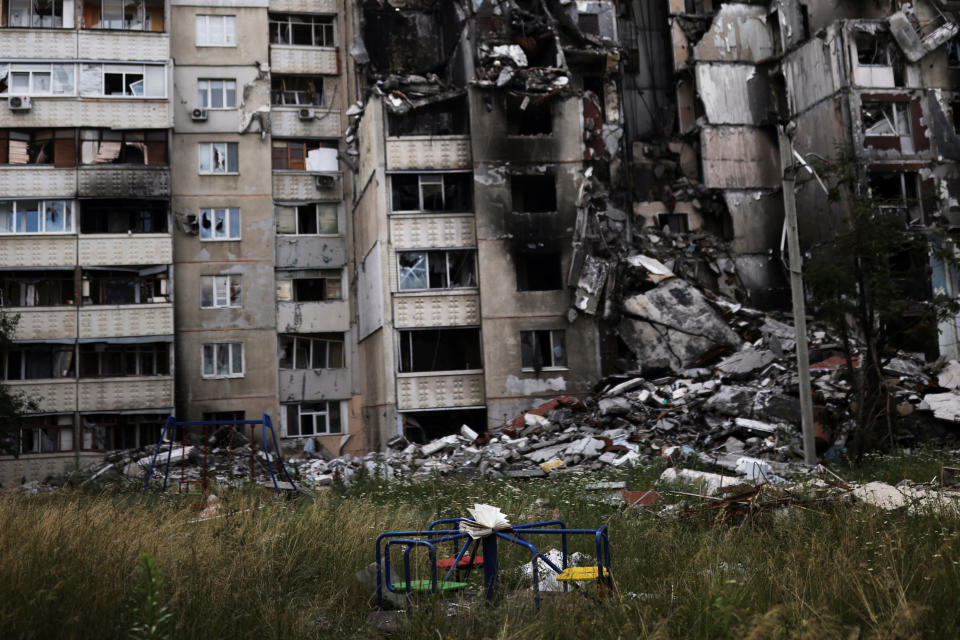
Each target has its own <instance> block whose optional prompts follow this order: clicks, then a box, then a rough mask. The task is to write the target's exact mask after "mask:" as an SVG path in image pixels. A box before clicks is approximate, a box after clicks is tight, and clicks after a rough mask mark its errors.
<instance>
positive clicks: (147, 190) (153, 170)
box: [77, 165, 170, 198]
mask: <svg viewBox="0 0 960 640" xmlns="http://www.w3.org/2000/svg"><path fill="white" fill-rule="evenodd" d="M77 173H78V176H79V177H78V180H77V182H78V188H79V193H80V195H81V196H94V197H98V198H110V197H121V198H124V197H132V196H136V197H138V198H141V197H143V198H149V197H158V196H159V197H163V196H169V195H170V168H169V167H166V166H156V167H150V166H124V165H101V166H83V167H80V169H79V170H78V172H77Z"/></svg>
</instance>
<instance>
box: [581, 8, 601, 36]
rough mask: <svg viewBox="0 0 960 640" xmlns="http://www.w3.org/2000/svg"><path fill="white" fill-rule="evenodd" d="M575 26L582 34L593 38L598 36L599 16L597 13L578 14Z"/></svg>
mask: <svg viewBox="0 0 960 640" xmlns="http://www.w3.org/2000/svg"><path fill="white" fill-rule="evenodd" d="M577 25H578V26H579V27H580V31H582V32H583V33H589V34H590V35H593V36H599V35H600V15H599V14H597V13H578V14H577Z"/></svg>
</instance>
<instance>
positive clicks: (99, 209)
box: [80, 198, 169, 233]
mask: <svg viewBox="0 0 960 640" xmlns="http://www.w3.org/2000/svg"><path fill="white" fill-rule="evenodd" d="M168 219H169V215H168V212H167V202H166V201H165V200H135V199H132V198H123V199H117V200H111V199H103V200H99V199H98V200H83V201H82V202H81V203H80V233H167V221H168Z"/></svg>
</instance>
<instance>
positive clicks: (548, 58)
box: [522, 34, 559, 67]
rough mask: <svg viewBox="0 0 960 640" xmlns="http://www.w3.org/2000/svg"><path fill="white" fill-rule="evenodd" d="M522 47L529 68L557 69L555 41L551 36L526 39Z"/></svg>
mask: <svg viewBox="0 0 960 640" xmlns="http://www.w3.org/2000/svg"><path fill="white" fill-rule="evenodd" d="M524 42H525V44H524V45H522V46H523V49H524V53H526V54H527V61H528V62H529V65H530V66H531V67H557V66H559V65H558V61H557V39H556V37H555V36H554V35H553V34H549V35H544V36H541V37H539V38H536V39H534V38H527V39H525V40H524Z"/></svg>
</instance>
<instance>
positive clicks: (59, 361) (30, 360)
mask: <svg viewBox="0 0 960 640" xmlns="http://www.w3.org/2000/svg"><path fill="white" fill-rule="evenodd" d="M0 360H2V362H3V379H4V380H44V379H48V378H72V377H73V375H74V374H73V346H71V345H52V344H37V345H34V344H24V343H18V344H16V345H15V346H14V347H12V348H11V349H10V350H9V351H7V352H6V353H5V354H3V356H2V358H0Z"/></svg>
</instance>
